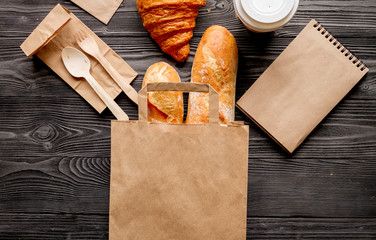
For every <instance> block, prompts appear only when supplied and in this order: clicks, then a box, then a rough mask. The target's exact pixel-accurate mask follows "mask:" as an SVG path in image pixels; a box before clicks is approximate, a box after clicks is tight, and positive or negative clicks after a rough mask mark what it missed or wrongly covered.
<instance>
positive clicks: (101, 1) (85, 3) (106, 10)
mask: <svg viewBox="0 0 376 240" xmlns="http://www.w3.org/2000/svg"><path fill="white" fill-rule="evenodd" d="M71 1H72V2H74V3H75V4H77V5H78V6H79V7H81V8H82V9H84V10H85V11H86V12H88V13H90V14H91V15H93V16H94V17H95V18H97V19H98V20H99V21H101V22H103V23H104V24H107V23H108V22H109V21H110V20H111V18H112V16H113V15H114V14H115V12H116V10H117V9H118V8H119V6H120V4H121V3H122V2H123V0H71Z"/></svg>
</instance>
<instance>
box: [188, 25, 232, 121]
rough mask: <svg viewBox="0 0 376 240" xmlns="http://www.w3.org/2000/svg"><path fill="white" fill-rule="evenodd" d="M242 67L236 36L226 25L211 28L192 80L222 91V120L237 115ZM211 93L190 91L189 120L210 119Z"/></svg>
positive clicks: (194, 61) (199, 48)
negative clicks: (240, 70)
mask: <svg viewBox="0 0 376 240" xmlns="http://www.w3.org/2000/svg"><path fill="white" fill-rule="evenodd" d="M237 70H238V47H237V44H236V40H235V38H234V36H233V35H232V34H231V33H230V32H229V31H228V30H227V29H226V28H224V27H221V26H211V27H210V28H208V29H207V30H206V31H205V33H204V35H203V36H202V39H201V41H200V43H199V45H198V49H197V52H196V55H195V58H194V60H193V67H192V74H191V75H192V77H191V82H194V83H208V84H210V85H211V86H212V87H213V88H214V89H215V90H216V91H217V92H218V94H219V118H220V122H221V123H224V124H227V123H229V122H233V121H234V118H235V86H236V74H237ZM208 98H209V94H208V93H190V94H189V102H188V114H187V119H186V123H188V124H200V123H208V122H209V102H208Z"/></svg>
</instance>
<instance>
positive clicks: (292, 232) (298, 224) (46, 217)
mask: <svg viewBox="0 0 376 240" xmlns="http://www.w3.org/2000/svg"><path fill="white" fill-rule="evenodd" d="M247 223H248V224H247V226H248V227H247V239H341V240H347V239H357V240H361V239H375V236H376V235H375V231H376V219H375V218H365V219H364V218H352V219H343V218H331V219H327V218H309V219H305V218H286V219H279V218H277V219H276V218H248V219H247ZM0 232H1V235H0V239H4V240H13V239H28V240H34V239H35V240H39V239H46V240H49V239H51V240H55V239H108V215H75V214H0Z"/></svg>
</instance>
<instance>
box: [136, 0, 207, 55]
mask: <svg viewBox="0 0 376 240" xmlns="http://www.w3.org/2000/svg"><path fill="white" fill-rule="evenodd" d="M205 5H206V1H205V0H196V1H195V0H137V10H138V12H139V13H140V15H141V18H142V22H143V24H144V27H145V28H146V30H147V31H148V32H149V33H150V36H151V37H152V38H153V39H154V41H156V42H157V43H158V45H159V46H160V47H161V49H162V51H163V52H165V53H167V54H169V55H171V56H172V57H173V58H174V59H175V60H176V61H178V62H183V61H184V60H185V59H187V57H188V55H189V41H190V40H191V38H192V37H193V29H194V27H195V26H196V22H195V19H196V17H197V16H198V8H199V7H201V6H205Z"/></svg>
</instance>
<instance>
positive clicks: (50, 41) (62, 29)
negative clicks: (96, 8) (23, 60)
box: [21, 4, 137, 113]
mask: <svg viewBox="0 0 376 240" xmlns="http://www.w3.org/2000/svg"><path fill="white" fill-rule="evenodd" d="M79 31H83V32H85V33H86V35H88V36H91V37H93V38H94V39H95V40H96V42H97V44H98V47H99V49H100V51H101V52H102V53H103V54H104V55H105V57H106V59H107V60H108V61H109V62H110V63H111V64H112V65H113V66H114V67H115V69H116V70H118V72H119V73H120V75H122V76H123V78H124V79H125V81H128V82H129V83H131V82H132V81H133V79H134V78H135V77H136V76H137V72H135V71H134V70H133V69H132V68H131V67H130V66H129V65H128V64H127V63H126V62H125V61H124V60H123V59H122V58H121V57H120V56H118V55H117V54H116V53H115V52H114V51H113V50H112V49H111V48H110V47H109V46H108V45H107V44H106V43H104V42H103V41H102V40H101V39H100V38H99V37H98V36H97V35H96V34H95V33H93V32H92V31H91V30H90V29H89V28H88V27H87V26H86V25H85V24H83V23H82V22H81V21H80V20H79V19H78V18H77V17H76V16H74V15H73V13H71V12H70V11H68V10H67V9H66V8H64V7H63V6H61V5H60V4H58V5H57V6H56V7H55V8H54V9H52V11H51V12H50V13H49V14H48V15H47V17H46V18H45V19H43V21H42V22H41V23H40V24H39V25H38V27H37V28H36V29H35V30H34V31H33V32H32V33H31V34H30V36H29V37H28V38H27V39H26V40H25V41H24V42H23V43H22V45H21V49H22V50H23V51H24V52H25V54H26V55H27V56H28V57H30V56H32V55H34V54H36V55H37V56H38V57H39V58H40V59H41V60H42V61H43V62H44V63H46V64H47V65H48V66H49V67H50V68H51V69H52V70H53V71H54V72H55V73H56V74H57V75H59V76H60V77H61V78H62V79H63V80H64V81H65V82H66V83H68V84H69V85H70V86H71V87H72V88H73V89H74V90H75V91H76V92H77V93H78V94H80V95H81V96H82V97H83V98H84V99H85V100H86V101H87V102H88V103H89V104H90V105H91V106H93V107H94V108H95V110H97V111H98V112H99V113H101V112H102V111H103V110H104V109H105V108H106V105H105V104H104V103H103V101H102V100H101V99H100V98H99V96H98V95H97V94H96V93H95V92H94V90H93V89H92V88H91V87H90V85H89V84H88V83H87V82H86V80H84V79H77V78H74V77H73V76H71V75H70V74H69V72H68V70H67V69H66V68H65V66H64V63H63V61H62V59H61V51H62V49H63V48H64V47H66V46H72V47H75V48H77V49H80V47H79V46H78V44H77V42H76V40H75V38H74V35H75V34H76V33H77V32H79ZM80 50H81V49H80ZM87 56H88V57H89V59H90V62H91V69H90V72H91V74H92V75H93V77H94V78H95V79H96V80H97V81H98V82H99V84H100V85H101V86H102V87H103V88H104V89H105V90H106V92H107V93H108V94H109V95H110V96H111V97H112V98H113V99H115V98H116V97H117V96H118V95H119V94H120V92H121V89H120V87H119V86H118V85H117V84H116V83H115V81H114V80H113V79H112V78H111V76H110V75H109V74H108V73H107V72H106V70H105V69H104V68H103V67H102V66H101V65H100V64H99V63H98V62H97V61H96V60H95V59H94V58H92V57H91V56H89V55H87Z"/></svg>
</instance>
